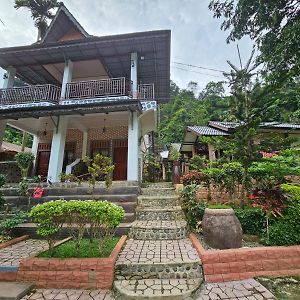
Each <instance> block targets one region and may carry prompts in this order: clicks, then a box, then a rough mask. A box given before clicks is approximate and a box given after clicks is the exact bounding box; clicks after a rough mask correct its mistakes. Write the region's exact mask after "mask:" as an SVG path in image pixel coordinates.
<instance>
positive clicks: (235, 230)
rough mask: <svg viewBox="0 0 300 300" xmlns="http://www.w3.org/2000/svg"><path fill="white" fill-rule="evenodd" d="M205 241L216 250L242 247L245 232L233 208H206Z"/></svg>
mask: <svg viewBox="0 0 300 300" xmlns="http://www.w3.org/2000/svg"><path fill="white" fill-rule="evenodd" d="M202 229H203V236H204V241H205V243H206V244H207V245H209V246H210V247H212V248H215V249H230V248H240V247H242V238H243V231H242V226H241V223H240V221H239V219H238V218H237V217H236V215H235V213H234V210H233V209H232V208H225V209H212V208H206V209H205V211H204V216H203V219H202Z"/></svg>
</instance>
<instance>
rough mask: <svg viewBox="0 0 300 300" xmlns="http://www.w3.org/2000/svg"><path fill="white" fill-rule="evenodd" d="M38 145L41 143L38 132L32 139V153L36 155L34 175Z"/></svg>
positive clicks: (34, 168)
mask: <svg viewBox="0 0 300 300" xmlns="http://www.w3.org/2000/svg"><path fill="white" fill-rule="evenodd" d="M38 145H39V137H38V136H37V135H36V134H34V135H33V140H32V146H31V153H32V154H33V155H34V161H33V168H32V176H34V174H35V170H36V162H37V152H38Z"/></svg>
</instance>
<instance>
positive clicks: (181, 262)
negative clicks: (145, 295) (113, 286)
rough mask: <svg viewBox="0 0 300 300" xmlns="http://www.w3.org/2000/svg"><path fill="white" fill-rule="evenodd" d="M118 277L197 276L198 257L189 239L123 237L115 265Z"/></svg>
mask: <svg viewBox="0 0 300 300" xmlns="http://www.w3.org/2000/svg"><path fill="white" fill-rule="evenodd" d="M115 276H116V278H117V279H118V280H121V279H149V278H160V279H170V278H177V279H179V278H198V277H201V276H202V269H201V260H200V258H199V256H198V254H197V251H196V249H195V248H194V247H193V245H192V243H191V241H190V240H189V239H182V240H157V241H152V240H151V241H150V240H148V241H143V240H133V239H129V240H127V243H126V245H125V247H124V249H123V250H122V252H121V253H120V255H119V257H118V260H117V262H116V265H115Z"/></svg>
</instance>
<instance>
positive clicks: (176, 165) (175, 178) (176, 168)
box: [172, 160, 180, 184]
mask: <svg viewBox="0 0 300 300" xmlns="http://www.w3.org/2000/svg"><path fill="white" fill-rule="evenodd" d="M172 171H173V174H172V182H173V184H179V183H180V161H178V160H174V161H173V170H172Z"/></svg>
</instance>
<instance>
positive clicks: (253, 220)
mask: <svg viewBox="0 0 300 300" xmlns="http://www.w3.org/2000/svg"><path fill="white" fill-rule="evenodd" d="M234 212H235V215H236V216H237V218H238V219H239V221H240V223H241V225H242V228H243V233H246V234H253V235H261V234H262V232H263V230H264V228H265V226H266V224H265V223H266V216H265V213H264V211H263V210H262V209H261V208H258V207H245V208H235V209H234Z"/></svg>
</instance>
